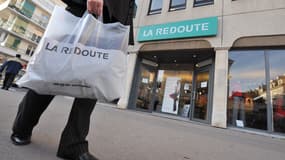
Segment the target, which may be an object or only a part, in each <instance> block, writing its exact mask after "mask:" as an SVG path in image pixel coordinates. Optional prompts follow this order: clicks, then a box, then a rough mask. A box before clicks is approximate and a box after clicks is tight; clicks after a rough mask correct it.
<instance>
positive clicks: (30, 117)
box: [13, 90, 96, 156]
mask: <svg viewBox="0 0 285 160" xmlns="http://www.w3.org/2000/svg"><path fill="white" fill-rule="evenodd" d="M53 98H54V96H52V95H40V94H37V93H36V92H34V91H32V90H29V91H28V92H27V94H26V95H25V97H24V98H23V100H22V101H21V103H20V105H19V110H18V113H17V116H16V119H15V121H14V125H13V133H15V134H18V135H22V136H30V135H32V131H33V128H34V127H35V126H36V125H37V123H38V121H39V119H40V117H41V115H42V113H43V112H44V111H45V110H46V108H47V107H48V105H49V104H50V102H51V101H52V99H53ZM95 104H96V100H93V99H83V98H75V100H74V102H73V105H72V109H71V112H70V115H69V118H68V122H67V124H66V126H65V128H64V130H63V132H62V135H61V139H60V143H59V148H58V154H59V155H61V154H64V155H72V156H73V155H74V156H76V155H79V154H82V153H84V152H88V142H87V140H86V136H87V134H88V132H89V125H90V116H91V113H92V111H93V109H94V106H95Z"/></svg>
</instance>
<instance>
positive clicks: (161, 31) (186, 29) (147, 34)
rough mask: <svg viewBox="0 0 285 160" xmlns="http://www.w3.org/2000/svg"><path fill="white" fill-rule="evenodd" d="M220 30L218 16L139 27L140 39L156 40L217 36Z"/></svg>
mask: <svg viewBox="0 0 285 160" xmlns="http://www.w3.org/2000/svg"><path fill="white" fill-rule="evenodd" d="M217 32H218V17H209V18H203V19H195V20H188V21H180V22H172V23H165V24H157V25H151V26H143V27H141V28H140V29H139V33H138V41H139V42H144V41H154V40H166V39H179V38H190V37H205V36H215V35H217Z"/></svg>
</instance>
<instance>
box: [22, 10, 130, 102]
mask: <svg viewBox="0 0 285 160" xmlns="http://www.w3.org/2000/svg"><path fill="white" fill-rule="evenodd" d="M128 38H129V26H124V25H122V24H120V23H111V24H103V23H102V22H100V21H98V20H96V19H95V18H94V17H93V16H92V15H91V14H85V15H84V16H83V17H82V18H78V17H75V16H73V15H72V14H70V13H69V12H67V11H65V10H64V9H63V8H59V7H55V9H54V11H53V14H52V16H51V19H50V22H49V24H48V26H47V29H46V31H45V34H44V36H43V38H42V40H41V41H40V43H39V45H38V47H37V49H36V51H35V54H34V56H33V57H32V58H31V60H30V62H29V64H28V68H27V72H26V74H25V75H24V76H23V77H22V78H21V79H20V80H19V81H18V82H17V84H18V85H19V86H21V87H27V88H30V89H32V90H34V91H36V92H37V93H40V94H51V95H67V96H72V97H79V98H92V99H98V100H100V101H112V100H114V99H118V98H120V97H121V96H122V93H123V88H124V85H125V74H126V66H127V54H126V53H127V48H128Z"/></svg>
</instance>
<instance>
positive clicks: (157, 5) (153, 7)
mask: <svg viewBox="0 0 285 160" xmlns="http://www.w3.org/2000/svg"><path fill="white" fill-rule="evenodd" d="M150 3H151V4H150V8H149V13H148V14H159V13H161V9H162V0H151V2H150Z"/></svg>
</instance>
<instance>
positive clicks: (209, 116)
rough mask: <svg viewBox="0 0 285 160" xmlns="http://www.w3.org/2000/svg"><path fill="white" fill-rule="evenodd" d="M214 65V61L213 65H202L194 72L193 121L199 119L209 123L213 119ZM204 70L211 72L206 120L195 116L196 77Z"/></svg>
mask: <svg viewBox="0 0 285 160" xmlns="http://www.w3.org/2000/svg"><path fill="white" fill-rule="evenodd" d="M213 66H214V63H212V64H211V65H208V66H205V67H202V68H195V69H194V72H193V88H192V91H193V92H192V95H191V96H192V98H191V99H192V101H191V109H190V111H191V112H190V120H193V121H198V122H202V123H207V124H210V123H211V119H212V108H213V107H212V104H213V84H214V83H213V81H214V76H213V75H214V74H213ZM204 71H208V72H209V82H208V96H207V98H208V104H207V116H206V120H201V119H198V118H194V108H195V99H196V97H195V94H196V90H197V89H196V84H197V82H196V78H197V74H198V73H201V72H204Z"/></svg>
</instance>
